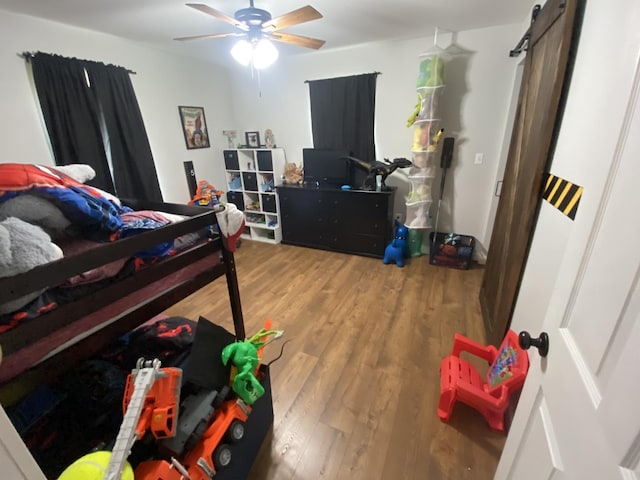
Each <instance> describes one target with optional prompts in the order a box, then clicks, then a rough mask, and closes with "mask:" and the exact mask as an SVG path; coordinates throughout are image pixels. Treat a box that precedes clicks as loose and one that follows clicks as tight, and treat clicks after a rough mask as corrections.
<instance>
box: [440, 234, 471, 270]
mask: <svg viewBox="0 0 640 480" xmlns="http://www.w3.org/2000/svg"><path fill="white" fill-rule="evenodd" d="M434 235H435V238H434ZM475 246H476V239H475V238H474V237H472V236H469V235H458V234H456V233H443V232H437V233H435V232H431V234H429V263H431V265H441V266H444V267H452V268H459V269H463V270H466V269H467V268H469V265H470V264H471V259H472V257H473V249H474V248H475Z"/></svg>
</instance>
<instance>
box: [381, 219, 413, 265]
mask: <svg viewBox="0 0 640 480" xmlns="http://www.w3.org/2000/svg"><path fill="white" fill-rule="evenodd" d="M395 226H396V235H395V237H394V238H393V240H391V242H390V243H389V245H387V248H385V249H384V258H383V259H382V263H384V264H385V265H388V264H389V262H391V261H394V262H395V263H396V265H397V266H399V267H404V259H405V258H409V245H408V243H407V237H408V236H409V229H408V228H407V227H405V226H404V225H402V224H401V223H399V222H398V221H397V220H396V221H395Z"/></svg>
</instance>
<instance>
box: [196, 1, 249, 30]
mask: <svg viewBox="0 0 640 480" xmlns="http://www.w3.org/2000/svg"><path fill="white" fill-rule="evenodd" d="M186 5H187V7H191V8H195V9H196V10H199V11H201V12H202V13H206V14H207V15H211V16H212V17H216V18H218V19H220V20H223V21H225V22H227V23H229V24H231V25H233V26H234V27H239V28H242V29H244V30H246V25H243V24H242V23H240V22H238V20H236V19H235V18H233V17H230V16H229V15H227V14H226V13H222V12H221V11H220V10H216V9H215V8H211V7H210V6H209V5H205V4H204V3H187V4H186Z"/></svg>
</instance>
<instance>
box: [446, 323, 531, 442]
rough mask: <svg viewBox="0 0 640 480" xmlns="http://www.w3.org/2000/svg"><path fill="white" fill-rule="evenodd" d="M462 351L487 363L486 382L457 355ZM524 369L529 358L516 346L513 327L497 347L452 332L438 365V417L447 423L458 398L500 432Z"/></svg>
mask: <svg viewBox="0 0 640 480" xmlns="http://www.w3.org/2000/svg"><path fill="white" fill-rule="evenodd" d="M462 352H468V353H470V354H472V355H475V356H476V357H479V358H482V359H483V360H486V361H487V362H489V363H490V364H491V366H490V367H489V371H488V372H487V376H486V382H485V381H484V380H483V378H482V377H481V376H480V374H479V373H478V371H477V370H476V368H475V367H474V366H473V365H472V364H471V363H469V362H468V361H466V360H463V359H462V358H460V354H461V353H462ZM528 369H529V357H528V356H527V352H526V351H524V350H523V349H522V348H520V345H519V343H518V335H517V334H516V333H515V332H514V331H513V330H509V331H508V332H507V334H506V336H505V337H504V340H503V342H502V344H501V345H500V348H499V349H498V350H496V348H495V347H494V346H493V345H489V346H486V347H485V346H483V345H480V344H478V343H476V342H474V341H472V340H470V339H468V338H467V337H465V336H463V335H460V334H457V333H456V334H455V336H454V341H453V349H452V351H451V355H449V356H448V357H445V358H444V359H443V360H442V363H441V364H440V401H439V403H438V416H439V417H440V419H441V420H442V421H444V422H447V421H448V420H449V418H450V417H451V412H452V411H453V407H454V405H455V403H456V402H457V401H460V402H463V403H465V404H467V405H469V406H470V407H472V408H474V409H476V410H478V411H479V412H480V413H481V414H482V415H483V416H484V418H485V419H486V421H487V423H488V424H489V426H490V427H491V428H493V429H494V430H498V431H500V432H501V431H503V430H504V412H505V411H506V409H507V408H508V407H509V400H510V397H511V394H512V393H514V392H515V391H517V390H519V389H520V388H522V385H523V384H524V380H525V377H526V375H527V371H528Z"/></svg>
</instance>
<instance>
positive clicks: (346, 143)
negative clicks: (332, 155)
mask: <svg viewBox="0 0 640 480" xmlns="http://www.w3.org/2000/svg"><path fill="white" fill-rule="evenodd" d="M377 76H378V74H377V73H368V74H363V75H354V76H351V77H340V78H330V79H326V80H313V81H309V96H310V99H311V125H312V130H313V146H314V148H326V149H333V150H346V151H349V152H351V154H352V155H353V156H354V157H356V158H359V159H362V160H366V161H371V162H372V161H374V160H375V143H374V139H373V127H374V119H375V105H376V78H377Z"/></svg>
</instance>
